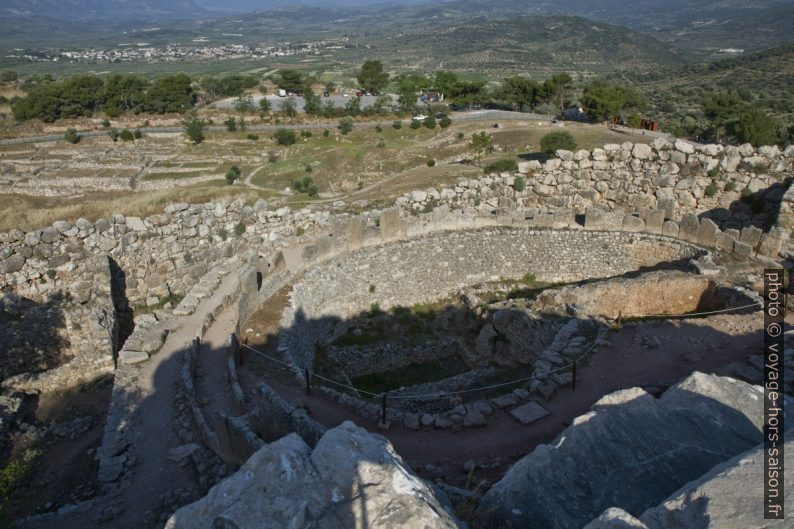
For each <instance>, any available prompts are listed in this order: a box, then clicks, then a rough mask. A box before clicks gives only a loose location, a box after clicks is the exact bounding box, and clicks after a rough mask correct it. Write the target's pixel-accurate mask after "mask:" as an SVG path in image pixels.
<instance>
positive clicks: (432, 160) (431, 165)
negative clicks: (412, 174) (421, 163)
mask: <svg viewBox="0 0 794 529" xmlns="http://www.w3.org/2000/svg"><path fill="white" fill-rule="evenodd" d="M435 165H436V161H435V160H434V159H432V158H428V159H427V166H428V167H435Z"/></svg>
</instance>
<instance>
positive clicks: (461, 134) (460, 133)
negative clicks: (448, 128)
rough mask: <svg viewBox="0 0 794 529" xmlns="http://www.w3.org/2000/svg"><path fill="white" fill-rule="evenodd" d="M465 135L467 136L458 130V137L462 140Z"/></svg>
mask: <svg viewBox="0 0 794 529" xmlns="http://www.w3.org/2000/svg"><path fill="white" fill-rule="evenodd" d="M465 137H466V135H465V134H463V133H462V132H458V139H459V140H462V139H463V138H465Z"/></svg>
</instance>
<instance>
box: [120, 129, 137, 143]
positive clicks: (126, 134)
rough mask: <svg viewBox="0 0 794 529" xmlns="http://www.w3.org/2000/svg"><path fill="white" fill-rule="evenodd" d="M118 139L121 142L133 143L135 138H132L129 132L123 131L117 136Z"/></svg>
mask: <svg viewBox="0 0 794 529" xmlns="http://www.w3.org/2000/svg"><path fill="white" fill-rule="evenodd" d="M119 138H121V140H122V141H133V140H134V139H135V136H133V134H132V132H130V131H129V130H127V129H124V130H122V131H121V133H120V134H119Z"/></svg>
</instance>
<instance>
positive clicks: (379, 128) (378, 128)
mask: <svg viewBox="0 0 794 529" xmlns="http://www.w3.org/2000/svg"><path fill="white" fill-rule="evenodd" d="M375 132H383V127H381V126H380V125H375Z"/></svg>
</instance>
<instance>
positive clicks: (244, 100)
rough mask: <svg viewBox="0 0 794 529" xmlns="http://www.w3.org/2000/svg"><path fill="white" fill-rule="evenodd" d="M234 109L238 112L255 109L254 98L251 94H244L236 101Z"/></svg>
mask: <svg viewBox="0 0 794 529" xmlns="http://www.w3.org/2000/svg"><path fill="white" fill-rule="evenodd" d="M234 109H235V110H237V112H240V113H243V112H250V111H252V110H253V109H254V98H253V97H251V96H250V95H249V94H242V95H240V96H238V97H237V99H235V101H234Z"/></svg>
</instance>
